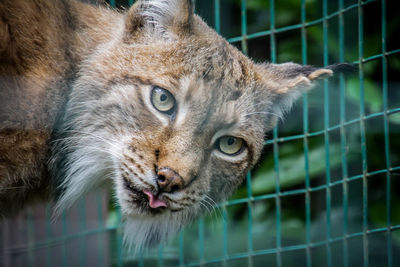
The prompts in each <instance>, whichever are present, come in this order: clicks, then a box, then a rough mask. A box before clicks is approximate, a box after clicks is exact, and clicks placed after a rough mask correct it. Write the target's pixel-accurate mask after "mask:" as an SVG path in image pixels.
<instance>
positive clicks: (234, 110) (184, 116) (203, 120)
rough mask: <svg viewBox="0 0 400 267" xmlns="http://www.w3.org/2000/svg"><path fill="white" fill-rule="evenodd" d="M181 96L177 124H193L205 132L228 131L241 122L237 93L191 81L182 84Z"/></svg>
mask: <svg viewBox="0 0 400 267" xmlns="http://www.w3.org/2000/svg"><path fill="white" fill-rule="evenodd" d="M179 91H180V92H179V93H178V95H179V96H178V98H179V99H178V102H179V108H178V115H177V124H182V123H185V124H186V123H188V121H191V122H192V124H193V125H192V126H195V127H196V128H197V129H198V130H199V131H201V130H202V129H205V128H208V129H214V130H215V129H218V128H226V127H229V126H232V125H234V124H235V123H237V122H238V121H239V116H240V113H239V106H240V105H239V103H240V101H239V99H240V96H241V93H240V92H239V91H238V90H235V89H232V88H229V87H226V86H223V85H221V84H220V83H206V82H204V81H199V82H193V81H190V80H188V79H186V80H184V81H182V82H181V84H180V90H179Z"/></svg>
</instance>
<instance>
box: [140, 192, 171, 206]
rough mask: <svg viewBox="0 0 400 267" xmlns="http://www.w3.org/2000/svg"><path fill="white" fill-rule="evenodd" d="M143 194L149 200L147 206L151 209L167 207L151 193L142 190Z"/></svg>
mask: <svg viewBox="0 0 400 267" xmlns="http://www.w3.org/2000/svg"><path fill="white" fill-rule="evenodd" d="M143 193H145V194H146V196H147V197H148V198H149V205H150V207H152V208H153V209H155V208H159V207H166V206H167V203H165V201H163V200H160V199H158V197H157V196H155V195H153V193H151V192H150V191H147V190H144V191H143Z"/></svg>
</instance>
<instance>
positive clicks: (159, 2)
mask: <svg viewBox="0 0 400 267" xmlns="http://www.w3.org/2000/svg"><path fill="white" fill-rule="evenodd" d="M193 14H194V7H193V4H192V1H191V0H139V1H137V2H136V3H135V4H134V5H133V6H132V7H131V8H130V9H129V11H128V13H127V15H126V17H125V38H128V40H129V39H132V38H135V37H139V36H143V35H144V36H145V37H156V38H160V37H161V38H167V39H170V38H173V37H174V36H181V35H184V34H187V33H188V32H190V31H191V29H192V23H193Z"/></svg>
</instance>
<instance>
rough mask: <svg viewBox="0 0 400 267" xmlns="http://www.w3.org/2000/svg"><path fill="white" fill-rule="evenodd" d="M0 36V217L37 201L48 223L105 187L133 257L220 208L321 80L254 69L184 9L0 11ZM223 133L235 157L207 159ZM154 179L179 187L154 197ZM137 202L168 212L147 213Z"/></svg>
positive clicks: (17, 3) (42, 2)
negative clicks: (159, 95) (161, 103)
mask: <svg viewBox="0 0 400 267" xmlns="http://www.w3.org/2000/svg"><path fill="white" fill-rule="evenodd" d="M0 33H1V35H0V56H1V61H0V62H1V63H0V152H1V153H0V212H1V213H3V214H6V213H7V212H9V211H15V210H17V206H22V205H23V204H24V203H26V202H28V201H29V200H30V199H31V198H32V197H33V196H34V195H35V194H38V193H39V194H40V195H41V196H46V195H47V196H50V197H51V198H53V199H55V201H56V207H55V210H56V214H57V213H59V212H60V211H62V210H64V209H67V208H68V207H70V206H71V205H72V204H73V203H74V202H76V200H78V199H79V198H80V197H81V196H83V195H84V194H85V193H86V192H88V191H90V190H93V189H94V188H96V187H98V186H103V185H105V184H110V183H109V182H110V181H111V184H112V185H113V188H114V192H115V198H116V201H117V202H118V204H119V205H120V207H121V209H122V212H123V215H124V218H125V222H126V224H125V225H126V231H125V233H126V238H125V239H126V242H127V243H128V244H134V245H135V246H138V247H140V246H148V245H154V244H158V243H160V242H162V241H165V240H167V239H168V238H169V237H171V236H172V235H173V234H174V233H175V232H177V231H178V230H179V229H180V228H181V227H182V226H183V225H185V224H187V223H188V222H190V221H192V220H193V219H194V218H196V217H197V216H198V215H199V214H201V213H203V212H205V211H207V210H209V209H211V208H212V206H214V205H215V203H216V202H220V201H224V200H225V199H226V198H227V197H228V196H229V195H230V194H231V193H232V192H233V190H234V189H235V188H236V187H237V186H238V185H239V184H240V183H241V181H242V180H243V178H244V176H245V174H246V172H247V171H248V170H249V169H250V168H252V167H253V166H254V165H255V163H256V162H257V160H258V158H259V156H260V153H261V150H262V147H263V138H264V133H265V132H266V131H268V130H270V129H271V128H272V127H273V126H274V125H275V124H276V122H277V120H278V118H281V117H282V116H283V114H284V112H286V111H287V110H288V109H289V108H290V106H291V105H292V103H293V102H294V101H295V99H296V98H297V97H298V96H299V95H300V94H301V93H302V92H304V91H306V90H308V89H309V88H310V87H311V86H312V81H313V80H315V79H317V78H321V77H323V76H329V75H331V73H332V71H331V70H329V69H318V68H314V67H311V66H301V65H297V64H294V63H285V64H255V63H254V62H252V61H251V60H250V59H248V58H247V57H246V56H244V55H243V54H241V53H240V52H239V51H238V50H237V49H236V48H234V47H233V46H231V45H229V44H228V42H226V41H225V40H224V39H223V38H222V37H220V36H219V35H218V34H217V33H216V32H214V31H213V30H212V29H210V28H209V27H208V26H207V25H206V24H205V23H204V22H203V21H202V20H201V18H199V17H198V16H196V15H194V14H193V6H192V5H191V2H190V1H188V0H158V1H157V0H147V1H146V0H142V1H137V2H136V4H135V5H134V6H133V7H131V8H130V9H129V10H128V11H127V12H126V13H119V12H116V11H113V10H110V9H107V8H104V7H95V6H90V5H86V4H83V3H80V2H76V1H74V0H65V1H62V0H29V1H28V0H2V1H1V2H0ZM155 86H157V87H161V88H164V89H166V90H168V91H169V92H170V93H171V94H172V95H173V96H174V98H175V101H176V114H175V115H174V116H172V117H169V116H166V114H163V113H160V112H159V111H157V110H156V109H155V108H154V106H153V105H152V103H151V100H150V96H151V92H152V90H153V88H154V87H155ZM226 135H229V136H235V137H237V138H241V139H243V140H244V142H245V147H244V148H243V149H242V150H241V151H240V153H237V154H235V155H226V154H224V153H222V152H221V151H219V150H218V149H217V147H216V143H217V140H218V139H219V138H220V137H222V136H226ZM161 169H168V170H170V171H171V172H172V173H174V174H176V175H177V177H179V179H180V187H179V190H175V191H174V192H172V191H171V192H167V191H165V192H164V191H160V185H159V182H158V180H157V179H158V178H157V173H158V172H159V170H161ZM43 192H45V193H43ZM144 192H152V193H151V194H154V195H155V196H156V195H157V197H159V198H160V199H162V201H165V203H167V205H168V207H167V208H158V209H155V208H151V207H150V206H149V200H148V198H147V196H148V194H150V193H147V194H146V193H144Z"/></svg>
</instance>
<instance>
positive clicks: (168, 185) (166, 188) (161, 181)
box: [157, 168, 184, 193]
mask: <svg viewBox="0 0 400 267" xmlns="http://www.w3.org/2000/svg"><path fill="white" fill-rule="evenodd" d="M157 184H158V186H159V188H160V191H163V192H167V193H173V192H175V191H179V190H181V189H182V188H183V186H184V180H183V178H182V177H181V176H180V175H179V174H178V173H176V172H175V171H174V170H172V169H170V168H160V169H159V170H158V172H157Z"/></svg>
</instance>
